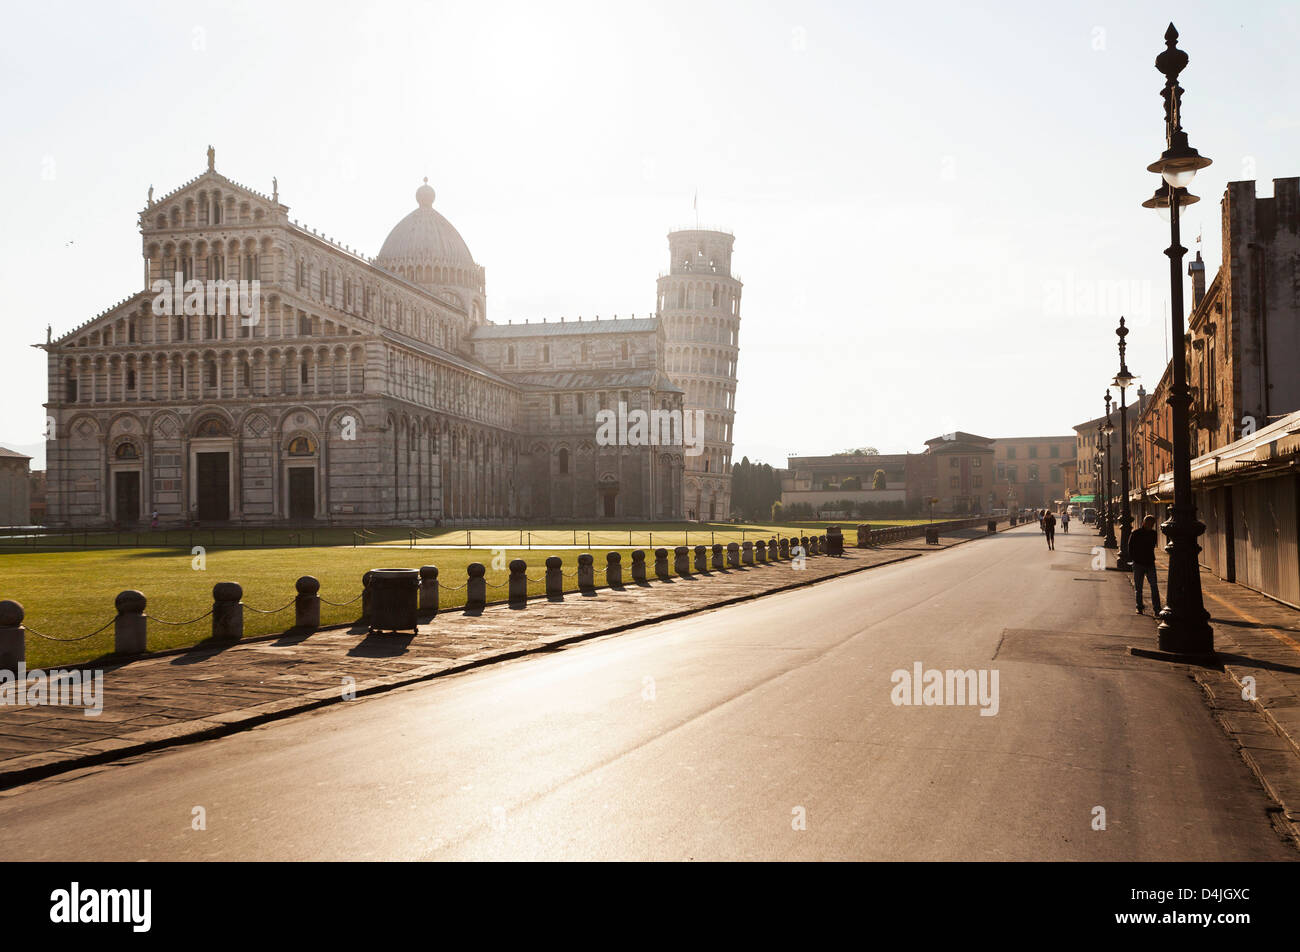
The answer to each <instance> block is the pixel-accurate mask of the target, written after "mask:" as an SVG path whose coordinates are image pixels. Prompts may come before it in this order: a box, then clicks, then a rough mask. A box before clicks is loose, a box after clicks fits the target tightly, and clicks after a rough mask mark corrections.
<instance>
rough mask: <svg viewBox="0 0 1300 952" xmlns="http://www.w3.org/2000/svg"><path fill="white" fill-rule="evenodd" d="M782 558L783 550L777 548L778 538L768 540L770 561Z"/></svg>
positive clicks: (768, 557)
mask: <svg viewBox="0 0 1300 952" xmlns="http://www.w3.org/2000/svg"><path fill="white" fill-rule="evenodd" d="M779 558H781V550H780V549H779V548H777V544H776V539H775V538H771V539H768V540H767V559H768V561H769V562H775V561H777V560H778V559H779Z"/></svg>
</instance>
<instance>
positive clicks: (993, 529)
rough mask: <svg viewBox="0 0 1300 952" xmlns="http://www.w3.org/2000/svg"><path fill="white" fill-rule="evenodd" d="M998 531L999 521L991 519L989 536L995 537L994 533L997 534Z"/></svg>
mask: <svg viewBox="0 0 1300 952" xmlns="http://www.w3.org/2000/svg"><path fill="white" fill-rule="evenodd" d="M997 531H998V521H997V520H996V519H990V520H989V535H993V533H995V532H997Z"/></svg>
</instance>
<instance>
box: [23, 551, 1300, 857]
mask: <svg viewBox="0 0 1300 952" xmlns="http://www.w3.org/2000/svg"><path fill="white" fill-rule="evenodd" d="M1078 528H1082V527H1078ZM1078 528H1076V531H1075V532H1073V533H1071V534H1069V535H1066V534H1061V533H1058V536H1057V538H1058V548H1057V551H1056V552H1055V553H1048V552H1047V551H1046V549H1045V547H1044V545H1043V542H1042V537H1041V535H1040V534H1039V533H1038V531H1037V529H1036V527H1029V528H1025V529H1017V530H1014V531H1011V532H1008V533H1004V534H1002V535H999V536H996V537H994V538H989V539H981V540H978V541H975V542H971V543H968V544H966V545H961V546H957V547H955V548H953V549H949V550H946V551H943V552H937V553H932V554H928V555H926V556H925V557H924V558H921V559H915V560H912V561H909V562H904V563H900V564H895V565H891V566H887V567H883V568H878V569H873V570H871V571H868V572H864V573H861V574H858V575H855V576H851V577H849V578H846V579H841V580H837V581H832V582H827V583H825V584H821V585H816V586H813V587H811V588H808V589H803V590H800V591H797V592H791V593H787V594H783V595H776V596H772V597H769V598H764V599H760V600H758V601H754V602H750V603H746V604H743V605H738V606H734V607H731V608H727V609H723V610H720V611H716V612H711V613H707V614H703V615H698V616H693V617H691V618H687V619H684V620H679V621H675V622H671V623H668V624H664V625H658V626H655V627H652V628H645V629H641V630H638V631H633V632H630V633H625V634H622V635H617V636H612V637H608V638H604V639H600V640H596V641H592V642H587V643H583V644H580V645H576V646H573V647H570V648H568V649H564V650H560V651H556V652H555V653H554V654H550V655H545V656H540V657H533V658H530V659H523V660H520V661H516V662H511V663H507V664H502V665H498V666H494V667H490V668H485V669H481V670H479V671H476V672H471V673H468V674H465V675H461V676H457V677H453V678H447V679H443V680H441V681H437V682H433V683H430V684H428V685H422V686H418V687H413V688H407V689H403V690H401V691H398V692H394V693H392V694H387V695H382V696H378V697H374V698H370V699H364V700H359V701H356V702H352V703H348V704H343V705H339V706H336V707H333V708H330V709H327V710H324V711H321V712H318V713H315V714H310V715H304V716H300V717H296V718H292V719H290V720H286V721H282V722H279V723H275V724H271V725H267V726H264V727H262V728H258V729H256V730H253V731H249V732H246V733H243V734H238V735H234V736H232V737H228V738H224V739H221V740H216V741H209V742H206V743H203V744H199V745H193V746H189V747H184V748H177V749H173V750H169V751H161V752H158V753H155V754H152V755H149V756H146V757H142V758H137V759H135V760H132V761H127V762H123V763H121V764H114V765H109V766H104V767H99V768H94V769H91V770H88V771H83V772H81V773H79V774H75V775H69V776H66V777H62V778H54V779H51V780H47V781H43V782H40V783H36V784H32V785H30V786H27V787H24V788H21V789H18V790H15V791H9V792H8V793H7V794H5V795H3V797H2V798H0V825H2V826H3V828H4V830H5V831H6V836H5V855H6V858H7V859H10V860H14V859H79V860H84V859H121V860H135V859H188V860H211V859H218V860H222V859H264V860H276V859H286V860H299V859H366V860H372V859H401V860H405V859H506V858H512V859H513V858H523V859H532V858H538V859H541V858H548V859H552V858H559V859H664V860H689V859H696V860H703V859H769V860H782V859H801V860H802V859H868V860H967V859H981V860H988V859H993V860H999V859H1005V860H1021V859H1027V860H1039V859H1044V860H1047V859H1053V860H1055V859H1063V860H1150V859H1157V860H1160V859H1178V860H1228V859H1233V860H1238V859H1244V860H1276V859H1295V858H1297V855H1298V854H1297V853H1296V852H1295V851H1294V850H1293V849H1292V848H1291V847H1290V846H1289V845H1287V844H1285V843H1284V842H1283V841H1282V840H1281V838H1280V837H1279V836H1278V835H1277V834H1275V833H1274V832H1273V830H1272V828H1271V826H1270V824H1269V822H1268V819H1267V816H1266V813H1265V806H1266V802H1267V801H1266V799H1265V797H1264V794H1263V793H1262V791H1261V790H1260V789H1259V787H1258V785H1257V784H1256V782H1255V780H1254V778H1253V777H1252V776H1251V774H1250V772H1249V770H1248V769H1247V767H1246V766H1245V764H1244V763H1243V762H1242V760H1241V759H1240V757H1239V755H1238V754H1237V753H1236V752H1235V750H1234V749H1233V747H1232V745H1231V743H1230V742H1229V741H1228V739H1227V738H1226V737H1225V736H1224V735H1223V734H1222V732H1221V731H1220V730H1219V728H1218V727H1217V726H1216V725H1215V723H1214V722H1213V720H1212V719H1211V716H1210V714H1209V711H1208V709H1207V708H1206V706H1205V704H1204V702H1203V700H1202V698H1201V692H1200V689H1199V688H1198V687H1197V686H1196V684H1195V683H1194V682H1193V681H1192V680H1191V679H1190V678H1189V677H1188V675H1187V672H1186V670H1185V669H1183V668H1181V667H1177V666H1168V665H1165V664H1162V663H1161V662H1156V661H1149V660H1144V659H1139V658H1134V657H1132V656H1130V655H1128V654H1127V652H1126V650H1125V649H1126V646H1127V645H1129V644H1133V643H1139V642H1141V641H1143V640H1145V642H1146V643H1148V644H1149V643H1152V642H1153V641H1154V623H1153V622H1152V621H1151V620H1150V618H1149V616H1148V617H1146V618H1139V617H1137V616H1134V615H1133V613H1132V607H1131V599H1132V594H1131V591H1130V589H1129V587H1128V585H1127V583H1126V582H1125V581H1124V579H1123V578H1121V577H1120V576H1118V575H1117V574H1116V573H1113V572H1111V573H1106V572H1096V571H1093V570H1091V569H1090V568H1089V562H1090V560H1091V554H1090V548H1091V546H1092V545H1093V543H1094V542H1095V541H1096V539H1095V537H1094V536H1091V535H1084V534H1083V533H1081V532H1079V531H1078ZM1162 582H1163V580H1162ZM918 662H919V663H920V664H922V666H923V667H924V669H975V670H980V669H983V670H986V671H990V672H992V671H996V672H997V675H998V703H997V713H996V715H993V716H985V715H981V713H980V710H981V709H980V707H979V706H977V705H970V704H966V705H957V704H953V705H933V706H925V705H921V706H912V705H896V704H894V703H893V700H892V699H891V694H892V693H893V692H894V690H895V685H894V683H893V681H892V680H891V676H892V675H893V673H894V672H895V671H896V670H900V669H902V670H906V671H909V672H911V671H912V670H913V668H914V665H915V664H916V663H918ZM195 808H202V810H203V816H204V818H205V821H206V829H204V830H195V829H193V828H192V827H193V825H194V823H193V818H194V816H195V814H196V811H195ZM1097 808H1103V809H1104V811H1105V814H1104V816H1105V829H1104V830H1101V829H1094V828H1093V827H1094V825H1096V823H1097V820H1098V817H1099V816H1100V814H1098V812H1097ZM799 827H803V828H799Z"/></svg>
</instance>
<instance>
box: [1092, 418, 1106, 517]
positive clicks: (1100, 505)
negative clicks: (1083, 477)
mask: <svg viewBox="0 0 1300 952" xmlns="http://www.w3.org/2000/svg"><path fill="white" fill-rule="evenodd" d="M1105 449H1106V421H1105V420H1098V421H1097V455H1096V456H1095V457H1094V458H1093V461H1092V468H1093V471H1094V472H1095V473H1096V476H1095V477H1094V478H1093V481H1092V485H1093V493H1094V495H1095V498H1094V499H1093V502H1095V503H1096V504H1097V535H1099V536H1104V535H1105V534H1106V495H1105V493H1103V492H1102V491H1101V481H1102V479H1103V478H1104V477H1105V475H1106V467H1105V466H1103V465H1102V462H1101V454H1102V452H1103V451H1104V450H1105Z"/></svg>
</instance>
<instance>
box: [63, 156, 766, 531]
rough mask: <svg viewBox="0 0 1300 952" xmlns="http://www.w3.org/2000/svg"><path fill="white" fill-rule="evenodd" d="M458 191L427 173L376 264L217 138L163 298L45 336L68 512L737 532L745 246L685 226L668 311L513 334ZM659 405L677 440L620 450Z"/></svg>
mask: <svg viewBox="0 0 1300 952" xmlns="http://www.w3.org/2000/svg"><path fill="white" fill-rule="evenodd" d="M436 198H437V196H436V193H435V192H434V189H433V187H432V186H430V185H429V183H428V180H427V179H426V180H425V181H424V183H422V184H421V185H420V186H419V187H418V188H417V189H416V191H415V203H416V207H415V209H414V210H413V211H411V212H410V213H409V214H407V215H406V216H405V217H403V218H402V219H401V220H400V221H399V222H398V223H397V224H396V225H395V226H394V227H393V229H392V231H391V232H390V233H389V235H388V237H387V239H386V240H385V241H384V243H383V246H382V247H381V248H380V250H379V253H378V255H376V256H375V257H373V258H368V257H365V256H364V255H362V254H360V253H358V252H357V251H355V250H354V249H352V248H350V247H348V246H346V245H344V244H341V243H339V242H338V241H335V240H333V239H331V238H327V237H326V236H324V235H323V234H320V233H318V232H317V231H316V230H314V229H311V228H308V227H306V226H303V225H300V224H299V223H298V222H296V221H294V220H292V219H291V218H290V217H289V206H287V205H285V204H283V203H281V201H280V196H279V183H278V182H276V181H275V180H272V189H271V193H270V194H269V195H268V194H265V193H263V192H259V191H256V190H254V189H251V188H249V187H247V186H245V185H242V184H240V183H238V182H235V181H232V180H230V179H228V178H226V177H225V176H224V175H222V174H221V173H220V172H218V171H217V170H216V163H215V153H214V152H213V150H211V149H209V152H208V166H207V169H206V170H205V171H204V172H203V173H202V174H200V175H199V176H197V177H196V178H194V179H192V180H190V181H189V182H186V183H185V184H184V185H181V186H180V187H179V188H176V189H174V190H172V191H170V192H168V193H166V194H164V195H162V196H160V197H154V194H153V189H152V188H150V190H149V198H148V202H147V204H146V206H145V208H144V209H143V210H142V211H141V212H140V218H139V229H140V233H141V236H142V251H143V257H144V274H143V287H142V288H141V289H140V290H138V291H137V292H135V293H134V294H132V295H130V296H129V297H127V298H126V299H124V300H122V301H120V302H118V303H117V304H116V305H114V306H113V307H111V308H109V309H107V310H105V311H104V312H102V313H101V314H99V315H97V316H96V317H94V318H92V319H91V320H89V321H87V322H85V323H84V324H82V325H80V326H79V327H77V328H75V329H74V330H72V331H71V332H69V333H67V334H64V335H62V336H60V337H58V338H52V339H50V340H48V341H47V342H46V344H44V345H43V346H44V349H45V350H46V352H47V357H48V373H49V399H48V402H47V403H46V413H47V430H48V438H49V444H48V453H47V456H48V489H47V493H48V507H49V508H48V512H49V515H48V521H49V523H50V524H51V525H63V526H69V525H70V526H79V527H80V526H104V525H118V526H122V527H130V526H140V525H146V524H152V523H153V522H154V521H155V520H157V522H158V523H159V524H161V525H178V524H195V523H197V524H199V525H227V524H229V525H276V524H285V523H295V524H303V523H321V524H339V525H360V524H370V525H375V524H392V523H403V524H413V525H417V524H418V525H424V524H442V525H452V524H462V525H471V524H472V525H483V524H488V525H490V524H504V523H506V522H509V521H515V520H519V519H530V520H546V521H564V520H583V521H592V520H611V521H636V520H679V519H701V520H703V519H723V518H726V517H727V516H728V515H729V507H730V467H731V447H732V424H733V421H734V417H735V386H736V359H737V354H738V338H739V323H740V291H741V283H740V281H739V279H738V278H736V277H735V276H734V275H733V274H732V271H731V253H732V244H733V241H734V239H733V236H732V235H731V234H729V233H727V232H725V231H721V230H714V229H701V228H699V227H695V228H687V229H681V230H675V231H673V232H670V233H669V235H668V239H669V249H670V258H671V260H670V267H669V269H668V270H667V271H666V272H665V273H664V274H662V275H661V276H660V277H659V279H658V288H657V298H656V299H657V308H658V310H657V312H656V313H654V314H651V315H647V316H642V317H633V318H624V319H614V320H609V319H605V320H581V319H579V320H567V321H566V320H564V319H559V320H549V319H543V320H532V319H528V320H525V321H523V322H519V321H515V320H511V321H508V322H507V323H505V324H501V323H493V322H491V321H489V320H488V317H487V314H488V301H487V284H486V277H485V271H484V268H483V267H482V266H481V265H479V264H478V263H477V262H475V260H474V257H473V255H472V254H471V253H470V250H469V247H468V246H467V245H466V243H465V241H464V239H463V238H462V237H461V235H460V233H459V232H458V231H457V230H456V228H455V227H454V226H453V225H452V224H451V222H449V221H448V220H447V219H446V218H445V217H444V216H443V215H442V214H441V213H440V212H439V211H438V210H437V209H436V208H435V207H434V206H435V202H436ZM634 411H641V412H642V414H643V415H647V416H648V415H650V414H654V418H655V419H663V420H665V421H668V420H671V421H676V423H677V426H676V429H675V430H674V429H673V428H672V427H671V426H668V427H666V428H665V430H664V432H665V433H667V434H670V435H671V436H672V438H670V439H669V438H666V439H652V440H651V439H644V438H636V430H635V428H633V430H632V434H633V438H630V439H629V438H626V432H627V428H626V427H624V428H623V429H621V430H618V433H619V438H617V439H610V438H602V434H608V433H610V432H614V431H613V430H611V429H610V428H608V427H602V426H601V425H600V421H602V420H606V419H610V418H612V416H613V415H614V414H616V413H622V414H624V418H625V417H626V415H627V414H629V413H634ZM683 422H684V423H685V437H686V438H685V439H684V438H683V428H682V423H683ZM693 423H694V424H696V427H695V432H694V433H692V424H693ZM692 435H693V436H694V437H695V438H694V439H693V440H692V439H690V437H692Z"/></svg>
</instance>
